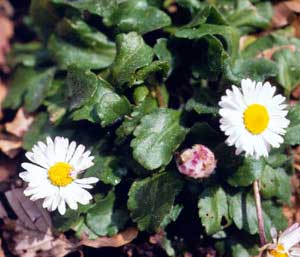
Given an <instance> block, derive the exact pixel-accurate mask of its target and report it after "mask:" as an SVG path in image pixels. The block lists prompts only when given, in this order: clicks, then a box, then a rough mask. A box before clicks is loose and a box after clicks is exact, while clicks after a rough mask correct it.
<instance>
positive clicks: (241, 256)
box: [231, 243, 251, 257]
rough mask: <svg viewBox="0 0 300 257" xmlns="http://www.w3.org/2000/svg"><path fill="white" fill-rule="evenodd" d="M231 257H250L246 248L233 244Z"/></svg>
mask: <svg viewBox="0 0 300 257" xmlns="http://www.w3.org/2000/svg"><path fill="white" fill-rule="evenodd" d="M231 251H232V257H250V256H251V255H250V254H249V253H248V251H247V250H246V248H245V247H244V246H242V245H241V244H238V243H235V244H232V245H231Z"/></svg>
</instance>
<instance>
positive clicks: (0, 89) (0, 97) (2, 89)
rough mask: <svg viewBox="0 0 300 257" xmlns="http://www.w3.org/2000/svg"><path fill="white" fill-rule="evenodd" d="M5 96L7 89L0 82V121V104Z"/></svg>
mask: <svg viewBox="0 0 300 257" xmlns="http://www.w3.org/2000/svg"><path fill="white" fill-rule="evenodd" d="M6 95H7V87H6V86H5V85H4V84H3V83H2V81H1V80H0V120H2V118H3V113H2V108H1V104H2V102H3V100H4V98H5V96H6Z"/></svg>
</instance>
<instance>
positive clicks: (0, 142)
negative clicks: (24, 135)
mask: <svg viewBox="0 0 300 257" xmlns="http://www.w3.org/2000/svg"><path fill="white" fill-rule="evenodd" d="M21 147H22V140H21V139H19V138H16V137H14V136H11V135H9V134H4V133H1V132H0V150H1V152H3V153H4V154H5V155H6V156H8V157H9V158H12V159H13V158H15V157H16V156H17V155H18V153H19V152H20V151H21Z"/></svg>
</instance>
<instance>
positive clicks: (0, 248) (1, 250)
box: [0, 238, 5, 257]
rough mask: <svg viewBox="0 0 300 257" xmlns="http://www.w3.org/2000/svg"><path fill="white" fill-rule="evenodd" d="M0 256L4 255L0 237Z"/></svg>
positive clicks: (3, 256)
mask: <svg viewBox="0 0 300 257" xmlns="http://www.w3.org/2000/svg"><path fill="white" fill-rule="evenodd" d="M0 257H5V254H4V251H3V249H2V239H1V238H0Z"/></svg>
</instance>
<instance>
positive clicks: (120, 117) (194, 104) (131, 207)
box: [3, 0, 300, 257]
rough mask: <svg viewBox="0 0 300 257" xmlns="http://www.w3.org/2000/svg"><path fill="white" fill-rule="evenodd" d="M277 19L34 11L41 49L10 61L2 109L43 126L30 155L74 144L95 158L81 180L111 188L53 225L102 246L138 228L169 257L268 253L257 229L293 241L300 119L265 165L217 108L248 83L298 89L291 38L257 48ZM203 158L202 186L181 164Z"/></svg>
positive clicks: (140, 2) (148, 10) (217, 9)
mask: <svg viewBox="0 0 300 257" xmlns="http://www.w3.org/2000/svg"><path fill="white" fill-rule="evenodd" d="M211 2H214V4H211ZM272 14H273V9H272V5H271V3H270V2H269V1H260V0H256V1H250V0H236V1H226V0H221V1H210V0H207V1H198V0H177V1H168V0H165V1H160V0H124V1H121V0H86V1H81V0H72V1H71V0H32V1H31V6H30V16H28V17H25V19H24V23H25V24H26V25H27V30H28V33H31V39H32V40H30V42H27V43H22V44H21V43H16V44H14V46H13V48H12V51H11V53H10V56H9V64H10V66H11V67H12V69H13V72H12V75H11V80H10V91H9V94H8V96H7V98H6V100H5V102H4V104H3V107H4V108H7V109H13V110H16V109H18V108H19V107H20V106H24V107H25V109H26V110H27V111H28V112H31V113H35V114H36V119H35V121H34V123H33V125H32V126H31V128H30V130H29V131H28V132H27V133H26V135H25V137H24V143H23V147H24V149H25V150H28V151H30V150H31V149H32V147H33V145H34V144H36V143H37V142H38V141H44V142H45V140H46V137H47V136H50V137H52V138H54V137H55V136H63V137H67V138H69V139H70V140H75V141H76V142H77V143H81V144H83V145H85V146H86V147H87V148H89V149H90V150H91V152H92V153H91V154H92V155H93V156H94V157H95V159H94V166H92V167H90V168H89V169H87V171H86V172H85V173H84V174H83V177H86V178H88V177H96V178H98V179H99V182H98V183H97V184H96V185H95V187H94V188H93V190H92V191H90V192H91V193H92V195H93V200H92V201H91V202H90V203H89V204H88V205H79V207H78V209H77V210H71V209H68V208H67V210H66V213H65V214H64V215H60V214H59V213H58V212H55V213H54V214H53V224H54V226H55V227H56V228H57V230H59V231H63V232H65V231H69V230H73V231H74V232H75V233H76V236H78V237H81V236H82V235H83V234H86V235H88V237H89V238H90V239H95V238H97V237H99V236H113V235H115V234H117V233H118V232H120V231H122V230H124V229H125V228H127V227H132V226H137V227H138V229H139V230H140V231H145V232H147V233H155V232H158V231H162V230H164V231H165V233H164V234H163V235H164V240H163V241H162V242H163V243H162V246H163V247H164V248H165V250H166V252H167V253H168V254H169V255H170V256H173V255H180V254H183V253H184V252H185V251H191V252H193V251H195V250H196V249H198V248H199V247H204V248H205V247H212V248H214V249H216V250H217V252H218V253H219V254H220V255H222V256H234V257H242V256H245V257H246V256H251V255H255V254H257V253H258V247H259V246H260V241H259V233H260V234H261V233H262V226H258V220H260V221H261V219H262V221H263V223H264V230H265V233H266V237H267V241H270V240H271V235H270V232H269V231H270V229H271V227H275V228H277V230H279V231H280V230H283V229H285V227H286V226H287V222H286V219H285V217H284V216H283V214H282V206H283V205H286V204H289V201H290V196H291V186H290V176H291V175H292V174H293V165H292V161H293V160H292V157H291V156H290V155H289V153H290V150H291V146H293V145H296V144H299V143H300V133H299V129H300V105H294V106H291V107H289V112H288V115H287V118H288V120H289V121H290V124H289V127H288V128H287V129H286V134H285V136H284V142H283V143H282V144H281V145H280V147H278V148H273V149H271V150H270V152H269V154H268V156H267V155H265V157H260V156H258V157H260V158H255V157H257V156H245V154H240V155H236V154H235V150H236V149H235V147H234V146H228V145H227V144H226V143H225V141H226V136H225V134H224V132H222V131H221V129H220V119H221V116H220V114H219V113H220V112H219V110H220V107H219V105H218V103H219V102H220V101H221V97H222V96H223V95H225V92H226V90H228V89H229V88H230V89H231V85H232V84H234V85H236V86H237V87H240V85H241V80H242V79H246V78H250V79H252V80H254V81H257V82H259V81H262V82H263V81H270V82H271V84H272V85H273V86H277V92H276V94H279V93H280V94H283V95H285V96H286V97H287V99H289V96H290V94H291V92H292V91H293V89H294V88H295V86H296V85H297V84H299V81H300V75H299V74H300V66H299V63H300V53H299V51H298V49H299V47H300V40H299V39H297V38H296V37H295V36H294V34H293V31H292V29H291V28H289V27H287V28H285V29H282V30H277V31H273V32H270V33H268V34H266V35H263V36H259V37H258V36H256V35H255V34H252V33H254V32H257V31H261V30H263V29H266V28H267V27H268V25H269V23H270V20H271V17H272ZM241 37H244V39H245V40H243V41H242V40H240V38H241ZM240 42H243V44H240ZM290 45H293V46H294V49H291V48H290V47H287V46H290ZM270 48H272V49H273V51H274V53H273V54H272V56H271V58H270V57H269V58H264V57H265V55H264V54H262V53H264V52H265V51H267V50H268V49H270ZM195 145H196V146H195ZM199 145H202V146H200V148H201V147H203V146H205V147H204V148H201V149H202V150H201V151H206V149H207V151H209V152H208V153H209V155H210V156H211V157H210V158H211V159H210V165H211V166H210V167H212V170H210V169H209V168H207V169H206V170H205V171H203V172H204V173H197V174H196V173H195V174H194V173H193V175H191V176H190V174H191V173H190V172H194V170H192V171H188V170H185V169H184V168H182V167H179V169H178V168H177V165H182V163H184V162H185V160H186V159H185V158H186V157H185V156H181V155H180V153H181V152H182V151H183V150H185V149H190V148H192V147H193V146H195V148H194V150H193V151H196V150H195V149H197V151H198V150H199V149H198V147H199ZM203 149H204V150H203ZM191 151H192V150H191ZM193 151H192V152H193ZM199 151H200V150H199ZM210 151H211V152H210ZM188 153H189V154H190V152H188ZM213 155H214V156H213ZM250 155H251V154H250ZM180 158H181V159H180ZM214 158H215V159H214ZM202 161H203V162H202ZM215 161H216V162H215ZM201 163H202V164H203V165H207V162H206V160H204V159H203V160H201ZM202 164H201V165H202ZM215 166H216V167H215ZM193 167H194V166H192V168H193ZM206 167H207V166H206ZM214 167H215V169H213V168H214ZM179 170H180V171H181V172H182V173H181V172H179ZM212 171H213V172H212ZM58 184H59V183H58ZM258 189H259V190H260V192H258ZM259 196H261V206H262V209H261V210H262V213H261V216H259V215H258V216H257V204H258V203H260V201H259V199H258V198H259ZM257 201H259V202H257ZM260 225H261V224H260ZM260 236H262V234H261V235H260Z"/></svg>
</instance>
